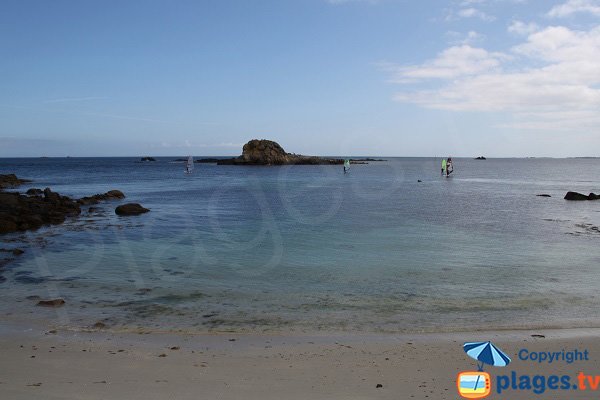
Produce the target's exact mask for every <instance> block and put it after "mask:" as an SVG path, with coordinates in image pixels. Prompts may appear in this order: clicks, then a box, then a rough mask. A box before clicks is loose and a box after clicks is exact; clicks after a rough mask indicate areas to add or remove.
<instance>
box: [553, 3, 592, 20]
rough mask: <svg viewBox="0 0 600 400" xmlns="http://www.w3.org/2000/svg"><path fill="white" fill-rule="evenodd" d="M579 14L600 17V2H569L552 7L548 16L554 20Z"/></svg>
mask: <svg viewBox="0 0 600 400" xmlns="http://www.w3.org/2000/svg"><path fill="white" fill-rule="evenodd" d="M577 13H590V14H593V15H596V16H600V0H568V1H567V2H566V3H563V4H559V5H557V6H554V7H552V9H551V10H550V11H548V14H547V15H548V16H549V17H552V18H562V17H568V16H570V15H573V14H577Z"/></svg>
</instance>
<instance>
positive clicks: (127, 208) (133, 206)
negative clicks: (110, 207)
mask: <svg viewBox="0 0 600 400" xmlns="http://www.w3.org/2000/svg"><path fill="white" fill-rule="evenodd" d="M148 211H150V210H149V209H147V208H144V207H142V206H141V205H140V204H138V203H127V204H123V205H120V206H118V207H117V208H115V214H117V215H139V214H143V213H147V212H148Z"/></svg>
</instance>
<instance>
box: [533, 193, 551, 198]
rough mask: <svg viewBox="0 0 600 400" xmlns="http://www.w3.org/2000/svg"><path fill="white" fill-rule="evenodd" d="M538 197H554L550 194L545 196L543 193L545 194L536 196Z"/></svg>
mask: <svg viewBox="0 0 600 400" xmlns="http://www.w3.org/2000/svg"><path fill="white" fill-rule="evenodd" d="M536 196H537V197H552V196H550V195H549V194H545V193H543V194H536Z"/></svg>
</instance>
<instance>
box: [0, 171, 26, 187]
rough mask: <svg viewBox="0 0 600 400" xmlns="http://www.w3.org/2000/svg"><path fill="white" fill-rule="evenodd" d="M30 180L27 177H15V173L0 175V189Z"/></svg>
mask: <svg viewBox="0 0 600 400" xmlns="http://www.w3.org/2000/svg"><path fill="white" fill-rule="evenodd" d="M27 182H31V181H30V180H27V179H20V178H17V176H16V175H15V174H6V175H0V189H9V188H14V187H17V186H20V185H22V184H23V183H27Z"/></svg>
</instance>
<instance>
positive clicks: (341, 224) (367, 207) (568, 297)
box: [0, 158, 600, 332]
mask: <svg viewBox="0 0 600 400" xmlns="http://www.w3.org/2000/svg"><path fill="white" fill-rule="evenodd" d="M135 161H136V160H135V159H133V158H119V159H116V158H114V159H93V158H91V159H77V158H71V159H18V160H16V159H15V160H11V159H2V160H0V173H8V172H15V173H17V175H19V176H21V177H25V178H30V179H33V180H34V182H33V183H32V184H31V185H30V186H32V187H42V188H43V187H46V186H50V187H51V188H52V189H53V190H56V191H58V192H60V193H63V194H67V195H71V196H76V197H77V196H83V195H89V194H93V193H98V192H104V191H107V190H110V189H120V190H122V191H123V192H125V194H126V195H127V201H133V202H140V203H141V204H143V205H144V206H146V207H148V208H150V209H151V210H152V211H151V212H150V213H148V214H145V215H143V216H139V217H117V216H116V215H114V211H113V210H114V207H115V205H116V204H118V203H104V204H101V205H100V207H101V209H102V211H101V212H100V213H93V214H88V213H87V212H84V213H83V214H82V216H81V217H80V218H79V219H78V220H75V221H69V222H68V223H67V224H65V225H62V226H58V227H51V228H47V229H43V230H40V231H38V232H36V233H31V234H27V235H21V236H23V237H25V238H26V239H27V240H28V242H29V244H28V245H27V248H26V250H27V253H26V255H24V256H22V258H21V260H20V261H18V262H16V263H12V264H11V267H10V269H9V270H8V271H6V272H5V273H4V274H3V275H4V276H5V277H6V278H7V281H6V282H4V283H0V311H2V312H3V313H4V314H5V315H6V313H12V315H11V317H12V318H19V317H23V316H25V317H26V318H41V319H46V320H50V321H51V322H53V323H56V324H58V325H67V326H71V327H76V328H77V327H85V326H89V325H91V324H93V323H94V322H96V321H98V320H104V321H105V322H106V323H107V324H108V325H109V326H111V327H113V328H116V329H119V328H123V329H129V328H137V327H142V328H143V329H150V330H152V329H161V330H191V331H205V330H260V331H262V330H275V331H280V330H305V331H316V330H326V331H333V330H336V331H337V330H346V331H355V330H360V331H392V332H398V331H445V330H461V329H494V328H509V327H538V326H539V327H542V326H544V327H550V326H552V327H554V326H560V327H562V326H568V327H570V326H573V327H574V326H598V325H600V311H598V310H600V308H599V306H600V298H599V297H598V295H597V288H598V287H600V267H599V266H600V262H599V261H600V250H599V247H598V245H599V244H600V233H598V231H596V230H594V229H592V228H593V227H594V226H600V202H567V201H565V200H563V199H562V197H563V196H564V194H565V192H566V191H567V190H576V191H580V192H584V193H588V192H590V191H595V192H596V193H600V180H599V179H598V176H600V160H597V159H571V160H554V159H497V160H487V161H475V160H469V159H456V160H455V172H456V173H455V175H454V176H453V177H452V178H449V179H447V178H443V177H441V176H440V174H439V160H436V159H425V158H397V159H389V160H388V161H387V162H381V163H370V164H369V165H353V166H352V169H351V172H350V173H349V174H346V175H344V174H342V169H341V166H291V167H236V166H216V165H204V164H202V165H197V167H196V169H195V170H194V174H193V175H191V176H186V175H184V174H183V164H182V163H174V162H172V159H169V158H160V159H159V160H158V161H157V162H155V163H138V162H135ZM419 179H420V180H422V181H423V182H421V183H418V182H417V180H419ZM28 187H29V186H25V187H23V188H22V190H26V189H27V188H28ZM540 193H547V194H550V195H552V197H551V198H542V197H536V196H535V195H536V194H540ZM18 236H19V235H17V236H5V237H4V238H3V239H4V240H5V241H7V243H6V244H3V247H10V246H13V245H17V244H16V243H10V242H8V241H9V240H12V239H13V238H15V237H18ZM19 246H21V247H23V246H22V245H21V244H19ZM29 278H33V279H29ZM35 278H40V279H35ZM32 281H33V283H32ZM36 282H37V283H36ZM140 289H142V290H140ZM148 289H151V290H148ZM32 295H38V296H41V297H44V298H46V297H49V296H50V297H59V296H60V297H64V298H65V299H66V300H67V306H65V307H63V308H61V309H60V310H58V311H56V310H46V309H40V308H37V307H35V306H34V304H35V301H34V300H27V299H26V297H27V296H32ZM15 309H18V310H19V311H18V312H15Z"/></svg>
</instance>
